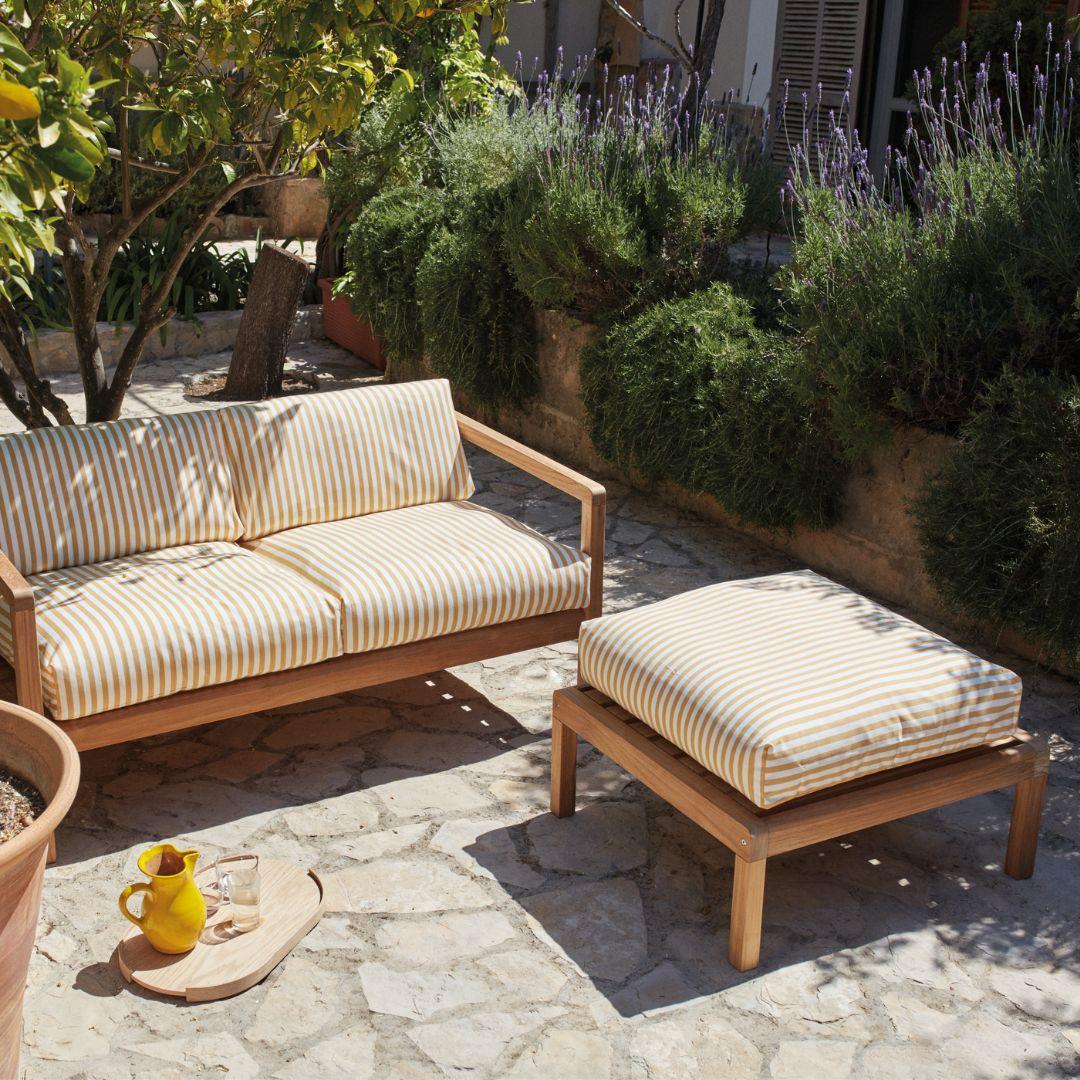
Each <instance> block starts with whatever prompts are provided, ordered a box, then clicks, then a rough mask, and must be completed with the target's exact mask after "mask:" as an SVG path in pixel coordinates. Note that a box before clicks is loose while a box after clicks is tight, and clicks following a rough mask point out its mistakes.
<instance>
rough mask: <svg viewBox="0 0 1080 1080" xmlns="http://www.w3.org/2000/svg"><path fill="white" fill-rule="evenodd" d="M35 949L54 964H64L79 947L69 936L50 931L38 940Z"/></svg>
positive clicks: (57, 931)
mask: <svg viewBox="0 0 1080 1080" xmlns="http://www.w3.org/2000/svg"><path fill="white" fill-rule="evenodd" d="M35 948H36V949H37V951H38V952H39V953H41V954H42V955H43V956H47V957H48V958H49V959H50V960H52V961H53V962H54V963H57V964H62V963H64V962H65V961H66V960H69V959H70V958H71V956H72V954H73V953H74V952H75V950H76V949H77V948H78V946H77V945H76V944H75V942H74V941H72V939H71V938H69V937H68V936H67V934H64V933H61V932H60V931H59V930H50V931H49V932H48V933H47V934H46V935H45V936H44V937H41V938H38V940H37V943H36V945H35Z"/></svg>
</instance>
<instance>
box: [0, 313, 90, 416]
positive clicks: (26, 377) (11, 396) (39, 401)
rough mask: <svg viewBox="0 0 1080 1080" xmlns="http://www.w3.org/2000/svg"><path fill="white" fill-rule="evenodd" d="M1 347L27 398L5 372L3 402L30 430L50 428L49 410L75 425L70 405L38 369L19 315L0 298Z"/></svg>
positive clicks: (1, 385)
mask: <svg viewBox="0 0 1080 1080" xmlns="http://www.w3.org/2000/svg"><path fill="white" fill-rule="evenodd" d="M0 344H2V345H3V347H4V350H5V352H7V355H8V360H9V361H10V362H11V366H12V368H14V371H15V374H17V375H18V376H19V378H20V379H22V382H23V385H24V386H25V388H26V397H25V398H24V397H23V396H22V394H20V393H19V391H18V387H17V386H16V385H15V382H14V380H13V379H12V378H11V376H10V375H8V374H7V373H6V372H4V378H3V379H2V380H0V400H2V401H3V402H4V404H5V405H7V407H8V408H9V409H10V410H11V411H12V412H13V413H14V414H15V415H16V416H17V417H18V418H19V420H20V421H21V422H22V423H23V424H25V425H26V426H27V427H28V428H37V427H50V426H51V424H52V421H50V420H49V418H48V416H46V415H45V413H46V411H48V412H50V413H52V415H53V416H54V417H55V418H56V422H57V423H58V424H71V423H74V421H73V420H72V418H71V413H70V412H69V411H68V407H67V402H65V401H64V400H63V398H60V397H58V396H57V395H56V394H55V393H54V392H53V388H52V386H51V385H50V383H49V380H48V379H42V378H41V377H40V376H39V375H38V373H37V371H36V370H35V368H34V360H33V357H32V356H31V355H30V345H29V343H28V342H27V340H26V331H25V329H24V328H23V324H22V321H21V320H20V319H19V313H18V312H17V311H16V310H15V308H14V306H13V305H12V303H11V301H10V300H7V299H5V298H0Z"/></svg>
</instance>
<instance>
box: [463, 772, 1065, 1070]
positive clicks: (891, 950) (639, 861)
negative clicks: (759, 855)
mask: <svg viewBox="0 0 1080 1080" xmlns="http://www.w3.org/2000/svg"><path fill="white" fill-rule="evenodd" d="M627 794H628V795H630V796H632V798H633V800H634V801H640V802H643V803H644V805H645V807H646V809H647V811H648V813H647V818H648V824H647V825H646V815H645V814H643V815H642V816H641V824H640V833H641V835H640V836H635V837H633V838H632V839H633V840H634V841H635V842H636V843H637V845H638V847H640V849H641V850H642V851H647V852H648V855H647V857H644V858H638V857H635V855H634V850H633V849H634V844H633V843H629V842H628V841H627V838H625V837H623V838H621V839H619V840H616V838H615V837H613V836H612V835H611V834H610V833H609V834H608V835H607V836H606V839H605V837H604V833H603V830H602V829H601V828H599V826H598V821H599V814H600V812H601V808H602V807H603V806H604V805H605V803H604V802H591V803H587V804H585V805H584V806H582V808H581V809H579V810H578V812H577V813H576V814H575V815H574V816H573V817H571V818H566V819H562V820H558V819H554V818H552V817H551V816H550V815H540V816H538V817H535V818H533V819H532V820H531V821H530V822H525V823H522V824H517V825H512V826H505V827H499V828H494V829H492V830H491V831H489V832H488V833H485V834H483V835H481V836H479V837H478V838H477V842H476V844H475V845H474V846H472V847H471V848H468V849H466V850H467V851H468V852H469V854H470V855H471V856H472V857H474V858H475V859H476V861H477V862H478V863H479V864H480V865H481V866H484V867H485V869H487V870H489V872H491V873H492V875H493V876H494V877H495V879H496V880H499V867H498V865H497V863H493V862H492V861H491V860H490V858H489V854H488V853H489V852H492V851H498V850H500V848H501V847H504V846H505V845H506V844H507V843H512V844H513V845H515V846H516V847H517V849H518V850H519V851H522V852H524V853H525V855H524V857H525V858H526V859H536V858H537V857H538V855H540V856H543V857H544V858H546V859H548V860H549V862H550V863H551V865H549V867H548V870H549V876H548V880H547V881H546V882H545V884H544V886H543V887H542V888H539V889H535V890H532V891H530V892H527V893H525V894H522V893H521V890H517V889H513V890H512V889H510V888H507V892H508V893H510V894H511V895H514V896H516V898H517V901H518V903H519V904H520V905H521V907H522V909H523V911H524V913H525V914H526V915H527V916H528V917H529V919H530V921H531V923H532V925H533V928H534V930H535V931H536V932H537V933H538V935H539V936H540V937H541V939H542V940H546V941H547V942H548V944H549V945H550V946H551V948H552V949H553V950H555V951H556V952H559V953H562V954H564V955H565V956H566V957H567V958H568V959H569V960H571V961H572V962H573V963H574V964H575V965H576V966H577V967H578V968H579V969H580V970H581V972H582V973H583V974H584V975H585V976H586V977H587V978H589V979H590V981H591V982H592V983H593V984H594V985H595V987H596V989H597V990H598V991H599V992H600V993H601V994H602V995H603V996H604V997H605V998H606V999H607V1001H608V1002H609V1003H610V1005H611V1007H612V1009H613V1011H614V1013H617V1014H618V1015H620V1016H624V1017H633V1016H640V1015H643V1014H649V1015H651V1014H653V1013H656V1012H663V1011H665V1010H668V1009H672V1008H676V1007H681V1006H686V1005H689V1004H691V1003H693V1002H695V1001H699V1000H700V999H702V998H710V997H713V996H716V995H719V996H720V999H721V1000H722V999H723V996H724V995H725V994H727V993H729V992H735V991H738V992H739V994H740V998H739V1001H740V1002H741V1003H742V1004H741V1005H740V1007H743V1008H746V1007H750V1006H748V1005H747V1004H746V1002H747V1001H748V1000H749V999H747V998H746V997H745V994H746V993H751V994H755V995H756V994H758V993H765V994H766V997H768V995H769V993H770V991H769V990H768V989H767V988H768V987H769V986H772V985H773V984H771V983H770V982H769V979H770V977H771V976H776V977H777V978H780V979H781V981H780V983H777V984H775V986H774V987H773V989H774V991H776V987H783V988H784V990H783V993H780V992H779V991H776V996H777V998H778V1000H780V1001H781V1002H782V1003H783V1002H787V1005H782V1006H781V1007H778V1009H779V1012H780V1013H781V1017H780V1018H781V1019H783V1011H784V1009H785V1008H787V1007H788V1006H790V1009H791V1010H792V1012H791V1016H792V1017H796V1016H799V1017H802V1018H803V1019H810V1020H815V1019H820V1018H818V1017H816V1016H814V1015H813V1014H814V1012H815V1010H817V1009H818V1006H817V1005H815V1001H816V1000H817V998H818V995H820V994H821V993H822V992H823V991H825V994H826V997H828V995H829V994H831V993H836V992H838V991H837V989H836V986H837V985H839V984H842V985H843V987H844V988H845V990H844V992H845V993H847V992H848V990H849V989H850V988H851V980H855V981H856V982H857V983H858V986H859V987H862V988H864V989H865V988H867V987H870V986H874V985H882V984H897V985H900V984H908V983H910V982H916V983H920V984H923V985H925V986H928V987H930V988H932V989H938V990H940V991H942V992H944V993H953V992H959V993H962V992H963V988H964V986H965V985H967V984H968V983H969V981H970V980H969V976H968V975H967V974H966V972H965V970H964V969H965V962H966V961H968V960H971V961H976V962H978V963H980V964H982V963H986V962H993V963H995V964H999V965H1003V966H1015V967H1025V966H1030V965H1032V964H1037V965H1039V966H1040V967H1044V968H1051V969H1053V968H1058V969H1061V970H1070V969H1075V966H1076V964H1077V962H1078V961H1080V946H1078V943H1077V941H1076V934H1075V890H1076V882H1077V880H1078V876H1080V855H1078V854H1077V852H1076V851H1075V848H1074V847H1073V845H1072V844H1070V843H1068V842H1066V841H1064V840H1063V838H1062V837H1061V836H1060V835H1059V834H1058V833H1057V831H1056V825H1057V822H1056V821H1055V820H1053V815H1052V814H1051V815H1048V817H1049V820H1048V824H1047V828H1046V830H1045V831H1044V836H1043V842H1042V846H1041V849H1040V854H1039V861H1038V865H1037V868H1036V873H1035V876H1034V878H1032V879H1030V880H1028V881H1014V880H1012V879H1011V878H1008V877H1007V876H1006V875H1005V874H1004V872H1003V870H1002V868H1001V862H1002V859H1003V857H1004V851H1005V842H1006V837H1007V832H1008V824H1009V807H1010V800H1009V796H1008V793H1007V792H999V793H994V794H993V795H990V796H981V797H979V798H978V799H974V800H969V801H968V802H966V803H958V804H954V805H953V806H951V807H946V808H944V809H942V810H938V811H933V812H930V813H925V814H921V815H918V816H916V817H912V818H909V819H905V820H901V821H896V822H891V823H889V824H887V825H883V826H879V827H876V828H872V829H867V830H864V831H862V832H860V833H857V834H854V835H852V836H849V837H845V838H840V839H838V840H834V841H829V842H826V843H821V844H816V845H812V846H810V847H807V848H805V849H802V850H800V851H796V852H792V853H789V854H787V855H783V856H778V857H775V858H773V859H770V860H769V864H768V872H767V879H766V889H765V914H764V927H763V936H762V958H761V964H760V965H759V967H757V968H756V969H754V970H752V971H748V972H742V973H740V972H738V971H736V970H735V969H734V968H732V967H731V965H730V964H729V963H728V961H727V937H728V930H729V919H730V896H731V889H732V876H733V863H734V857H733V856H732V855H731V854H730V853H729V852H728V851H727V850H726V849H725V848H724V847H723V846H722V845H720V844H719V843H718V842H717V841H715V840H714V839H713V838H712V837H710V836H708V834H706V833H705V832H704V831H703V830H701V829H699V828H698V827H697V826H696V825H694V824H693V823H691V822H690V821H689V820H688V819H686V818H684V817H683V816H682V815H681V814H679V813H677V812H676V811H674V810H672V809H671V808H670V807H668V806H667V805H666V804H665V803H663V802H662V801H661V800H660V799H658V798H657V797H656V796H654V795H652V794H651V793H649V792H647V791H645V790H644V789H642V788H640V786H639V785H636V784H635V785H634V786H633V787H631V788H629V789H627ZM627 801H628V800H617V803H625V802H627ZM606 805H607V806H609V807H610V806H611V805H613V804H612V803H611V801H610V800H609V801H607V802H606ZM553 836H554V837H557V838H558V840H557V846H554V847H553V843H552V839H551V838H552V837H553ZM538 837H542V838H543V841H542V846H541V847H540V848H538V847H537V842H536V841H537V838H538ZM605 843H606V844H608V845H609V849H608V853H607V854H605V851H604V844H605ZM553 851H554V852H555V855H554V856H553V855H552V852H553ZM628 851H629V854H627V852H628ZM566 853H573V854H572V855H571V857H569V858H567V856H566ZM620 859H621V860H622V864H621V865H620ZM574 865H576V866H578V870H577V872H574V871H572V870H569V869H567V867H569V866H574ZM552 871H554V873H552ZM673 928H675V929H673ZM613 957H614V958H616V959H615V960H614V961H613ZM620 957H621V958H624V959H625V963H624V962H622V961H620V960H619V959H618V958H620ZM807 965H809V966H807ZM793 985H794V986H795V988H796V989H795V990H794V991H793V990H792V989H791V987H792V986H793ZM830 987H832V988H833V989H832V990H829V989H828V988H830ZM851 992H852V993H855V992H856V991H855V990H853V989H852V990H851ZM858 992H859V993H861V992H862V991H858ZM804 999H805V1000H804ZM751 1004H752V1003H751ZM772 1007H773V1006H769V1005H763V1006H761V1008H762V1009H763V1010H764V1011H766V1012H768V1010H769V1009H770V1008H772ZM808 1014H809V1015H808ZM833 1019H835V1017H834V1018H833ZM1050 1075H1052V1073H1051V1074H1050Z"/></svg>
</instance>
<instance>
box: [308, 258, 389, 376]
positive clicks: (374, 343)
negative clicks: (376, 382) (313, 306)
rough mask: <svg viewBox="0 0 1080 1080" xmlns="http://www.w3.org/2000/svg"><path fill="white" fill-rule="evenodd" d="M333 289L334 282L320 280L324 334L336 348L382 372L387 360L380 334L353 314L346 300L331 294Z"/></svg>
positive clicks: (325, 279) (324, 279)
mask: <svg viewBox="0 0 1080 1080" xmlns="http://www.w3.org/2000/svg"><path fill="white" fill-rule="evenodd" d="M333 287H334V283H333V282H332V281H331V280H330V279H329V278H320V279H319V288H320V289H322V298H323V333H324V334H325V335H326V336H327V337H328V338H329V339H330V340H331V341H332V342H334V344H335V345H340V346H341V347H342V348H343V349H348V350H349V352H351V353H352V354H353V355H354V356H359V357H360V359H361V360H366V361H367V362H368V363H369V364H371V366H372V367H377V368H378V369H379V370H380V371H385V370H386V357H385V356H384V355H383V350H382V342H381V341H380V340H379V335H378V334H376V333H375V331H374V330H372V328H371V323H369V322H368V321H367V320H366V319H361V318H360V317H359V316H358V315H354V314H353V309H352V305H351V304H350V303H349V301H348V298H347V297H344V296H334V295H333V291H332V290H333Z"/></svg>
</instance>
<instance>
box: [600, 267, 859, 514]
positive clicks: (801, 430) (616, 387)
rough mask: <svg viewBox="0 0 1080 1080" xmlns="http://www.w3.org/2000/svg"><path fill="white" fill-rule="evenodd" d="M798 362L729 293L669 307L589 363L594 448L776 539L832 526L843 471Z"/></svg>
mask: <svg viewBox="0 0 1080 1080" xmlns="http://www.w3.org/2000/svg"><path fill="white" fill-rule="evenodd" d="M800 362H801V361H800V356H799V353H798V350H797V349H796V348H795V347H794V345H793V342H792V341H791V340H790V339H788V338H786V337H785V336H783V335H782V334H780V333H778V332H775V331H763V330H761V329H759V328H758V327H757V326H756V324H755V321H754V317H753V312H752V308H751V304H750V303H749V301H747V300H745V299H743V298H742V297H739V296H737V295H736V294H735V292H734V290H733V289H732V287H731V286H730V285H728V284H724V283H718V284H714V285H712V286H710V287H709V288H707V289H705V290H703V291H701V292H698V293H694V294H693V295H691V296H689V297H686V298H683V299H678V300H668V301H662V302H660V303H658V304H655V305H653V306H652V307H650V308H647V309H646V310H645V311H643V312H642V313H641V314H639V315H637V316H636V317H634V318H633V319H631V320H629V321H627V322H624V323H620V324H617V325H615V326H613V327H612V328H611V329H610V330H608V331H607V333H606V334H604V335H603V336H602V337H601V338H600V339H599V340H598V341H597V342H596V343H595V344H594V345H593V346H591V347H590V348H589V349H588V350H587V351H586V353H585V355H584V357H583V359H582V368H581V379H582V394H583V397H584V401H585V405H586V407H587V408H588V410H589V414H590V418H591V431H592V437H593V440H594V442H595V443H596V446H597V448H598V449H599V450H600V452H601V453H603V454H604V455H605V456H606V457H608V458H610V459H611V460H612V461H614V462H616V463H617V464H619V465H622V466H623V467H626V468H633V469H638V470H640V471H641V472H642V473H643V474H644V475H646V476H649V477H654V478H657V479H665V480H673V481H675V482H676V483H678V484H681V485H683V486H684V487H686V488H688V489H689V490H691V491H695V492H701V493H705V494H709V495H713V496H715V497H716V498H717V499H718V500H719V501H720V502H721V503H723V505H724V506H725V507H727V509H729V510H731V511H732V512H734V513H736V514H739V515H740V516H742V517H744V518H746V519H747V520H749V521H753V522H756V523H757V524H760V525H765V526H767V527H770V528H780V529H790V528H793V527H794V526H796V525H798V524H809V525H812V526H815V527H825V526H827V525H829V524H830V523H831V522H832V520H833V519H834V517H835V513H836V509H837V506H838V503H839V498H840V489H841V484H842V481H843V478H844V476H845V473H846V470H845V467H844V465H843V463H842V461H841V460H840V458H839V455H838V454H837V452H836V447H835V445H834V442H833V440H832V438H831V436H830V434H829V432H828V428H827V425H826V424H825V423H824V422H823V418H822V416H821V414H820V411H819V409H818V408H817V406H816V405H815V404H814V403H811V402H807V401H805V400H803V398H802V397H801V396H800V393H799V389H798V387H799V379H798V377H797V376H798V367H799V364H800Z"/></svg>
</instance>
